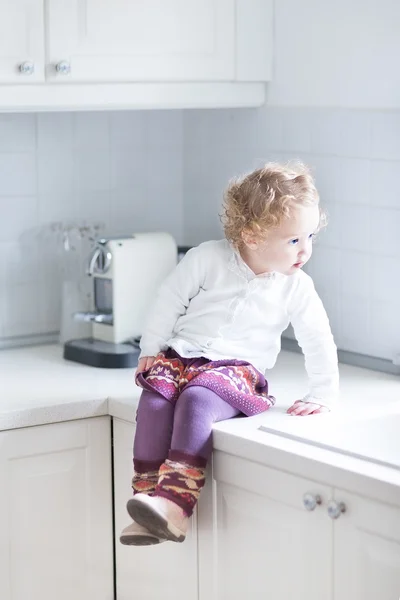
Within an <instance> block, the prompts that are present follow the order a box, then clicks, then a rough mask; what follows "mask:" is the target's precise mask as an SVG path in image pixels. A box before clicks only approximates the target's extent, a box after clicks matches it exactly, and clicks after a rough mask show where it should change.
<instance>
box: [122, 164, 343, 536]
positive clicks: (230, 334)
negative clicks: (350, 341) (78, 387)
mask: <svg viewBox="0 0 400 600" xmlns="http://www.w3.org/2000/svg"><path fill="white" fill-rule="evenodd" d="M323 221H324V217H323V214H322V212H321V210H320V207H319V197H318V192H317V190H316V188H315V185H314V182H313V179H312V177H311V175H310V173H309V171H308V170H307V168H306V167H305V166H304V165H302V164H296V165H295V166H294V167H293V166H292V167H289V166H281V165H277V164H272V163H270V164H266V165H265V166H264V167H263V168H261V169H257V170H256V171H254V172H252V173H250V174H248V175H246V176H245V177H243V178H241V179H238V180H235V181H234V182H232V183H231V184H230V186H229V187H228V189H227V191H226V194H225V202H224V214H223V224H224V232H225V237H226V239H224V240H219V241H210V242H205V243H203V244H200V246H198V247H196V248H193V249H191V250H189V252H188V253H187V254H186V255H185V257H184V258H183V259H182V261H181V262H180V263H179V264H178V265H177V267H176V268H175V270H174V271H173V272H172V273H171V274H170V276H169V277H168V278H167V280H166V281H165V282H164V284H163V285H162V286H161V289H160V290H159V293H158V297H157V299H156V302H155V306H154V307H153V310H152V311H151V314H150V318H149V319H148V325H147V328H145V332H144V335H143V337H142V339H141V350H142V352H141V358H140V360H139V365H138V369H137V373H136V382H137V384H138V385H139V386H141V387H142V388H143V392H142V395H141V398H140V402H139V407H138V411H137V427H136V434H135V440H134V453H133V454H134V460H133V462H134V476H133V480H132V487H133V493H134V496H133V498H131V499H130V500H129V501H128V504H127V509H128V512H129V515H130V516H131V517H132V519H133V523H132V524H131V525H129V526H128V527H126V528H125V529H124V530H123V532H122V534H121V537H120V540H121V542H122V543H123V544H128V545H129V544H130V545H148V544H157V543H159V542H161V541H164V540H171V541H175V542H182V541H183V540H184V539H185V535H186V531H187V527H188V520H189V517H190V515H191V514H192V512H193V509H194V507H195V505H196V502H197V499H198V497H199V493H200V490H201V488H202V487H203V485H204V474H205V468H206V465H207V460H208V459H209V457H210V454H211V451H212V440H211V432H212V426H213V423H215V422H217V421H220V420H222V419H230V418H232V417H236V416H237V415H242V416H243V415H245V416H251V415H256V414H259V413H261V412H263V411H266V410H268V409H269V408H270V407H271V406H273V405H274V403H275V398H274V397H273V396H271V395H270V394H269V389H268V383H267V381H266V379H265V377H264V374H265V372H266V370H268V369H271V368H272V367H273V365H274V363H275V361H276V358H277V355H278V353H279V351H280V338H281V334H282V332H283V331H284V330H285V329H286V327H287V326H288V324H289V323H292V325H293V328H294V331H295V334H296V338H297V340H298V342H299V344H300V346H301V348H302V350H303V353H304V355H305V365H306V369H307V373H308V376H309V383H310V389H309V393H308V394H307V395H306V396H305V397H304V398H303V399H301V400H297V401H296V402H295V403H294V404H293V406H291V407H290V408H289V409H288V411H287V412H288V413H289V414H291V415H302V416H304V415H312V414H317V413H320V412H323V411H328V410H329V407H330V406H331V405H332V403H333V402H334V401H335V399H336V397H337V394H338V365H337V352H336V347H335V344H334V341H333V338H332V334H331V330H330V327H329V322H328V318H327V316H326V313H325V310H324V308H323V306H322V303H321V300H320V299H319V297H318V295H317V293H316V291H315V289H314V285H313V282H312V280H311V278H310V277H309V276H308V275H306V274H305V273H304V272H303V271H302V270H301V268H302V267H303V265H304V264H305V263H306V262H307V261H308V259H309V258H310V256H311V252H312V243H313V238H314V236H315V234H316V233H317V232H318V230H319V229H320V228H321V226H322V225H323Z"/></svg>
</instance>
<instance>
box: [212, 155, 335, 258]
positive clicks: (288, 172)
mask: <svg viewBox="0 0 400 600" xmlns="http://www.w3.org/2000/svg"><path fill="white" fill-rule="evenodd" d="M313 205H319V194H318V191H317V189H316V187H315V183H314V179H313V177H312V175H311V172H310V170H309V169H308V167H307V166H306V165H304V164H303V163H302V162H296V163H293V164H288V165H281V164H277V163H267V164H265V165H264V166H263V167H262V168H260V169H256V170H255V171H252V172H251V173H248V174H247V175H244V176H243V177H239V178H236V179H233V180H232V181H231V182H230V183H229V186H228V188H227V189H226V191H225V194H224V204H223V213H222V215H221V221H222V224H223V227H224V232H225V237H226V238H227V239H228V240H229V241H230V242H231V243H232V244H233V245H235V246H236V247H238V248H239V247H240V246H242V245H243V243H244V242H243V235H242V234H243V233H247V234H250V235H252V236H253V237H255V238H256V239H259V240H261V239H265V237H266V233H267V232H268V230H269V229H271V228H273V227H277V226H279V225H280V223H281V222H282V221H283V220H284V219H285V218H287V217H288V216H289V215H290V209H291V208H293V206H313ZM325 224H326V215H325V213H324V212H323V211H322V210H321V208H320V224H319V229H321V228H322V227H324V226H325Z"/></svg>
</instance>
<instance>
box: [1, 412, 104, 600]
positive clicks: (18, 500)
mask: <svg viewBox="0 0 400 600" xmlns="http://www.w3.org/2000/svg"><path fill="white" fill-rule="evenodd" d="M110 430H111V428H110V419H109V418H108V417H101V418H93V419H87V420H83V421H72V422H69V423H59V424H54V425H44V426H40V427H30V428H26V429H18V430H13V431H5V432H2V433H0V489H1V494H0V531H1V539H0V598H1V599H2V600H27V598H30V599H31V600H54V599H55V598H57V600H71V599H72V598H73V599H74V600H90V599H92V598H96V600H112V599H113V536H112V489H111V452H110V449H111V439H110V437H111V436H110Z"/></svg>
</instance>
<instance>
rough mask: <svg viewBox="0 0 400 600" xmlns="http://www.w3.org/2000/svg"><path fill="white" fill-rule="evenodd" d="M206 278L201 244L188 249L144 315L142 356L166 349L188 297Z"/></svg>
mask: <svg viewBox="0 0 400 600" xmlns="http://www.w3.org/2000/svg"><path fill="white" fill-rule="evenodd" d="M204 278H205V259H204V255H203V251H202V249H201V248H200V247H197V248H192V249H191V250H189V251H188V252H187V253H186V254H185V256H184V257H183V259H182V260H181V261H180V263H179V264H178V265H177V266H176V267H175V269H174V270H173V271H172V273H170V275H169V276H168V277H167V278H166V280H165V281H164V282H163V284H162V285H161V286H160V288H159V290H158V292H157V294H156V297H155V300H154V302H153V305H152V308H151V309H150V311H149V314H148V316H147V318H146V323H145V327H144V333H143V335H142V338H141V341H140V348H141V353H140V356H141V357H152V356H156V355H157V354H158V352H160V351H161V350H166V349H167V342H168V340H169V339H170V338H171V336H172V333H173V330H174V327H175V324H176V321H177V319H178V318H179V317H180V316H181V315H183V314H185V312H186V309H187V307H188V306H189V302H190V300H191V299H192V298H193V297H194V296H195V295H196V294H197V293H198V292H199V289H200V287H201V285H202V284H203V282H204Z"/></svg>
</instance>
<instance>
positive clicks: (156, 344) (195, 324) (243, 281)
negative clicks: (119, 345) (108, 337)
mask: <svg viewBox="0 0 400 600" xmlns="http://www.w3.org/2000/svg"><path fill="white" fill-rule="evenodd" d="M289 323H292V326H293V329H294V332H295V335H296V339H297V341H298V342H299V345H300V347H301V348H302V350H303V353H304V356H305V366H306V370H307V373H308V377H309V386H310V390H309V393H308V394H307V396H305V397H304V398H303V400H304V401H307V402H316V403H318V404H322V405H325V406H331V405H332V404H333V403H334V401H335V399H336V397H337V395H338V381H339V377H338V361H337V351H336V346H335V343H334V341H333V337H332V333H331V329H330V326H329V321H328V317H327V315H326V312H325V309H324V307H323V305H322V302H321V300H320V298H319V296H318V294H317V292H316V291H315V288H314V284H313V282H312V279H311V278H310V277H309V276H308V275H307V274H306V273H304V272H303V271H300V270H299V271H297V272H296V273H295V274H294V275H290V276H287V275H283V274H281V273H276V272H274V273H268V274H262V275H255V274H254V273H253V271H252V270H251V269H250V268H249V267H248V266H247V265H246V263H245V262H244V261H243V260H242V258H241V256H240V254H239V253H238V252H237V251H236V250H235V249H234V248H233V247H232V246H231V244H230V243H229V242H228V241H227V240H219V241H210V242H205V243H203V244H200V246H197V247H196V248H192V249H191V250H189V252H187V254H186V255H185V256H184V258H183V259H182V260H181V262H180V263H179V264H178V265H177V267H176V269H174V271H173V272H172V273H171V274H170V275H169V276H168V277H167V279H166V280H165V282H164V283H163V284H162V286H161V287H160V289H159V291H158V294H157V297H156V300H155V303H154V306H153V308H152V310H151V311H150V314H149V316H148V319H147V321H146V326H145V329H144V334H143V336H142V339H141V344H140V346H141V356H155V355H156V354H157V353H158V352H159V351H160V350H166V349H167V348H173V349H174V350H175V351H176V352H178V354H180V355H181V356H183V357H186V358H194V357H200V356H203V357H206V358H208V359H210V360H223V359H229V358H234V359H238V360H245V361H248V362H249V363H251V364H252V365H253V366H254V367H255V368H256V369H258V370H259V371H261V372H262V373H263V374H265V372H266V371H267V370H268V369H271V368H272V367H273V366H274V364H275V362H276V359H277V356H278V354H279V351H280V349H281V334H282V332H283V331H284V330H285V329H286V327H287V326H288V325H289Z"/></svg>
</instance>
